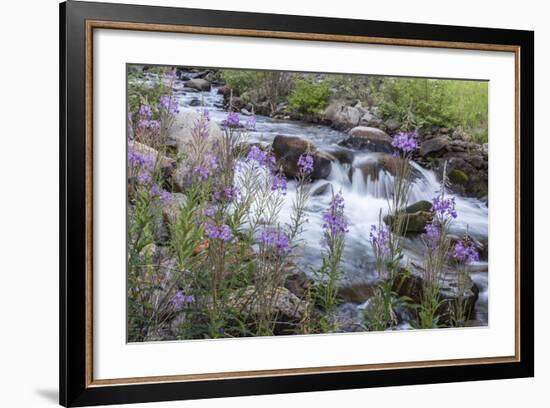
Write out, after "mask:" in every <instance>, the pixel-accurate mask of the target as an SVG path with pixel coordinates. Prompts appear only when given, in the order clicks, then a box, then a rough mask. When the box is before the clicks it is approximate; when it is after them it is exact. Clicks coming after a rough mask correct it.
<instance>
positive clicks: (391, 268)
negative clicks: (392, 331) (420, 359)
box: [364, 213, 403, 331]
mask: <svg viewBox="0 0 550 408" xmlns="http://www.w3.org/2000/svg"><path fill="white" fill-rule="evenodd" d="M378 219H379V221H378V225H371V230H370V233H369V238H370V242H371V246H372V248H373V251H374V258H375V267H376V270H375V275H376V279H377V284H376V287H375V289H374V293H373V295H372V296H371V298H370V299H369V301H368V305H367V307H366V308H365V309H364V317H365V321H366V325H367V328H368V329H369V330H372V331H381V330H386V329H387V328H389V327H392V326H394V325H395V324H397V316H396V313H395V309H396V308H397V307H398V306H399V305H400V304H401V303H402V302H403V299H401V298H399V296H398V294H397V293H396V292H395V291H394V287H395V282H396V280H397V277H398V275H399V262H400V261H401V259H402V253H401V247H400V244H401V241H400V240H399V239H398V238H397V237H396V235H395V234H394V233H392V231H391V228H390V227H389V226H388V225H386V224H385V223H384V222H383V221H382V214H381V213H380V214H379V217H378Z"/></svg>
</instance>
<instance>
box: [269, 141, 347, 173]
mask: <svg viewBox="0 0 550 408" xmlns="http://www.w3.org/2000/svg"><path fill="white" fill-rule="evenodd" d="M272 150H273V153H274V154H275V157H276V159H277V163H278V164H279V165H280V166H281V167H282V169H283V172H284V173H285V175H286V176H287V177H297V176H298V174H299V169H298V159H299V158H300V156H301V155H302V154H304V153H307V152H309V153H310V154H311V155H312V156H313V173H311V178H312V179H313V180H316V179H324V178H327V177H328V176H329V174H330V170H331V162H332V161H336V158H335V157H334V156H332V155H331V154H329V153H326V152H323V151H321V150H319V149H317V147H316V146H315V145H314V144H313V143H311V142H309V141H307V140H305V139H302V138H300V137H297V136H284V135H277V136H275V139H273V145H272Z"/></svg>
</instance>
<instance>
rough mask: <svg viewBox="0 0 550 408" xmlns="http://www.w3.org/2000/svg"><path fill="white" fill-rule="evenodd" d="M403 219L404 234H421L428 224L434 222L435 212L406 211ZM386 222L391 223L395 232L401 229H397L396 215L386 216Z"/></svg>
mask: <svg viewBox="0 0 550 408" xmlns="http://www.w3.org/2000/svg"><path fill="white" fill-rule="evenodd" d="M404 217H405V218H404V220H403V224H402V226H403V228H404V231H402V232H403V233H404V234H421V233H423V232H424V230H425V228H426V224H428V223H430V222H432V219H433V213H432V212H430V211H416V212H412V213H408V212H405V214H404ZM384 222H385V223H386V224H387V225H389V226H390V227H391V229H392V231H393V232H394V233H398V232H401V231H396V229H397V225H398V224H396V222H397V219H396V217H395V216H394V215H390V214H388V215H386V216H384Z"/></svg>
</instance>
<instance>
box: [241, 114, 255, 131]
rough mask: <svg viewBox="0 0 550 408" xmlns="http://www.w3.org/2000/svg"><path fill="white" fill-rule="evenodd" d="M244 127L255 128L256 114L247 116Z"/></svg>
mask: <svg viewBox="0 0 550 408" xmlns="http://www.w3.org/2000/svg"><path fill="white" fill-rule="evenodd" d="M244 127H245V128H246V129H247V130H256V116H249V117H248V119H247V120H246V123H245V124H244Z"/></svg>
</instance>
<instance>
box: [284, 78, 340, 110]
mask: <svg viewBox="0 0 550 408" xmlns="http://www.w3.org/2000/svg"><path fill="white" fill-rule="evenodd" d="M329 98H330V89H329V86H328V84H327V83H325V82H321V83H314V82H312V81H308V80H304V79H299V80H298V81H296V86H295V87H294V89H293V90H292V92H291V93H290V95H289V97H288V106H289V108H290V109H292V110H295V111H297V112H299V113H302V114H306V115H307V114H314V113H318V112H320V111H321V110H323V109H325V108H326V107H327V106H328V101H329Z"/></svg>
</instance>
